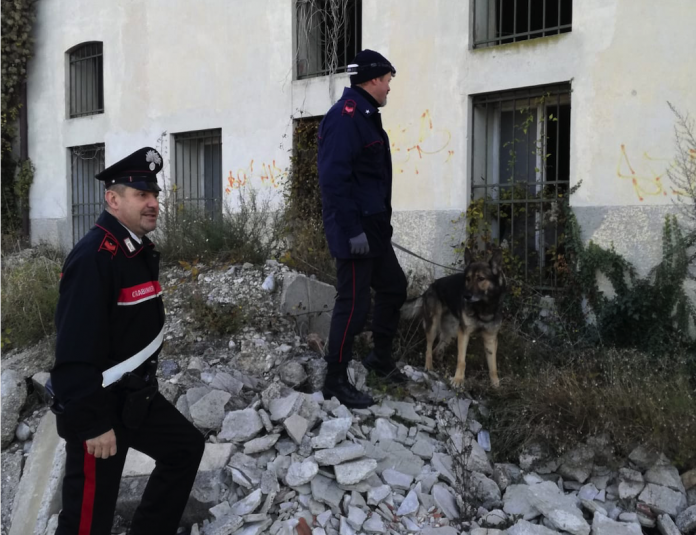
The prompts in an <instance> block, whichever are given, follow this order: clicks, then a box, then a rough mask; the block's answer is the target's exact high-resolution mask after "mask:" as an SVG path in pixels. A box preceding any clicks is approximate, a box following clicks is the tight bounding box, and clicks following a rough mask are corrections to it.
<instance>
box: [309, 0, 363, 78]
mask: <svg viewBox="0 0 696 535" xmlns="http://www.w3.org/2000/svg"><path fill="white" fill-rule="evenodd" d="M361 27H362V1H361V0H297V3H296V30H297V79H298V80H299V79H302V78H312V77H315V76H325V75H327V74H330V73H337V72H345V70H346V67H347V66H348V63H349V62H350V61H351V60H352V59H353V58H354V57H355V55H356V54H357V53H358V52H359V51H360V46H361V43H360V41H361V33H362V28H361Z"/></svg>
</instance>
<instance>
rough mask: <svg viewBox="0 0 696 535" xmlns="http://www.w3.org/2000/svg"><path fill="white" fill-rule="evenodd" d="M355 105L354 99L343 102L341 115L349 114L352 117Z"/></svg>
mask: <svg viewBox="0 0 696 535" xmlns="http://www.w3.org/2000/svg"><path fill="white" fill-rule="evenodd" d="M356 107H357V104H356V103H355V101H354V100H351V99H348V100H346V102H345V103H344V104H343V110H342V111H341V115H350V116H351V117H353V115H355V108H356Z"/></svg>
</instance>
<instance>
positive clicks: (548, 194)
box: [471, 83, 571, 290]
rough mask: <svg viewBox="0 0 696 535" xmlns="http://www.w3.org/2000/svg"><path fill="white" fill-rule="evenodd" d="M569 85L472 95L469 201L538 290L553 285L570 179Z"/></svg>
mask: <svg viewBox="0 0 696 535" xmlns="http://www.w3.org/2000/svg"><path fill="white" fill-rule="evenodd" d="M570 92H571V90H570V84H569V83H564V84H556V85H552V86H538V87H532V88H527V89H520V90H515V91H508V92H503V93H489V94H484V95H478V96H475V97H474V98H473V121H472V126H473V131H472V163H471V177H472V202H476V201H478V202H482V204H483V211H484V221H485V222H486V223H487V224H488V230H489V232H490V239H491V240H492V241H493V242H494V243H498V244H500V245H501V246H502V247H503V248H507V249H508V250H510V251H511V252H512V253H513V255H514V256H515V257H516V258H518V259H519V260H520V261H521V262H522V265H523V269H524V280H525V282H527V283H528V284H531V285H532V286H535V287H537V288H538V289H541V290H550V289H553V288H556V287H558V286H559V280H558V274H557V272H556V262H555V259H556V258H557V255H558V254H559V252H561V251H562V247H563V228H562V224H563V220H564V214H562V213H561V208H562V206H563V203H562V201H563V200H564V198H565V197H567V195H568V190H569V178H570V177H569V175H570Z"/></svg>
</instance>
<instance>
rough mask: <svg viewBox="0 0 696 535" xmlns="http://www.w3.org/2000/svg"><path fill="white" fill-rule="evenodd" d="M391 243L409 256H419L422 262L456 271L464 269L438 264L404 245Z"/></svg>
mask: <svg viewBox="0 0 696 535" xmlns="http://www.w3.org/2000/svg"><path fill="white" fill-rule="evenodd" d="M391 244H392V245H393V246H394V247H396V248H397V249H400V250H401V251H403V252H404V253H407V254H410V255H411V256H415V257H416V258H419V259H421V260H423V261H424V262H427V263H428V264H433V265H434V266H438V267H441V268H445V269H449V270H451V271H457V272H459V273H461V272H463V271H464V270H463V269H459V268H454V267H452V266H443V265H442V264H438V263H437V262H433V261H432V260H428V259H427V258H423V257H422V256H421V255H418V254H416V253H414V252H413V251H409V250H408V249H406V247H403V246H401V245H399V244H398V243H396V242H391Z"/></svg>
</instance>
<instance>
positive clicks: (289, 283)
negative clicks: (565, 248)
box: [2, 261, 696, 535]
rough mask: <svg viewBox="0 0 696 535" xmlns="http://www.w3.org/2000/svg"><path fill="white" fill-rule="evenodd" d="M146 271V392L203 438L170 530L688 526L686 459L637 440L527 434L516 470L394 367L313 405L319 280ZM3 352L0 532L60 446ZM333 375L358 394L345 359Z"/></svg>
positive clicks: (52, 492) (51, 493)
mask: <svg viewBox="0 0 696 535" xmlns="http://www.w3.org/2000/svg"><path fill="white" fill-rule="evenodd" d="M281 279H282V280H283V281H284V283H283V290H282V291H275V287H276V286H278V285H279V282H280V281H281ZM162 280H163V283H164V291H165V294H166V295H167V297H166V300H165V305H166V306H167V312H168V315H169V323H168V330H167V334H166V338H167V341H168V343H167V347H166V348H165V350H164V352H163V354H162V356H161V357H160V373H159V377H160V391H161V392H162V393H163V395H165V397H167V398H168V399H169V400H171V401H172V402H173V403H174V404H175V405H176V407H177V408H178V409H179V410H180V411H181V412H182V414H184V415H185V416H186V417H187V418H188V419H189V420H191V421H192V422H193V423H194V424H195V425H196V426H197V427H198V428H199V429H200V430H201V431H202V432H203V433H205V434H206V437H207V444H206V450H205V454H204V458H203V461H202V463H201V467H200V470H199V474H198V476H197V479H196V483H195V486H194V489H193V492H192V494H191V498H190V500H189V504H188V506H187V509H186V511H185V513H184V518H183V520H182V526H185V527H182V529H181V530H180V531H181V532H182V533H190V534H192V535H193V534H199V535H230V534H244V535H255V534H259V535H260V534H262V533H269V534H271V535H294V534H299V535H325V534H326V535H353V534H382V533H383V534H390V535H396V534H400V535H401V534H403V535H405V534H411V533H412V534H422V535H456V534H459V533H467V534H472V535H503V534H508V535H533V534H553V533H562V534H571V535H589V534H592V535H610V534H611V535H622V534H641V533H654V532H655V530H657V532H659V533H662V534H663V535H676V534H680V533H682V534H689V533H696V470H691V471H688V472H685V473H682V474H679V472H678V470H677V469H676V468H675V467H674V466H672V464H671V463H670V461H669V460H668V459H667V458H665V457H664V455H662V454H660V453H659V452H653V451H649V450H647V449H645V448H643V447H637V448H636V449H635V450H634V451H633V452H632V453H631V454H630V456H629V457H628V458H627V459H618V458H616V457H615V456H614V453H613V451H612V448H611V445H610V444H609V441H608V439H607V438H606V437H603V436H599V437H595V438H593V439H591V440H588V441H587V443H583V444H578V445H577V447H576V448H575V449H573V450H572V451H569V452H567V453H565V454H564V455H563V456H562V457H560V458H555V457H553V456H552V455H550V454H549V452H548V451H547V448H545V447H544V445H543V444H536V445H532V446H530V447H528V448H526V449H525V451H524V453H523V454H522V455H521V456H520V458H519V461H518V463H517V464H510V463H493V462H491V459H490V453H489V451H488V450H490V439H489V436H488V433H487V432H486V430H485V429H483V426H482V424H481V423H479V421H485V416H486V407H485V405H484V404H483V403H481V402H478V401H476V400H473V399H469V398H466V397H462V395H461V394H460V395H459V396H457V394H456V393H455V392H453V391H451V390H449V389H448V388H447V386H446V385H445V384H444V383H443V382H441V381H439V380H437V379H435V378H433V376H431V375H426V374H425V373H423V372H422V371H420V369H416V368H412V367H410V366H405V367H404V372H405V373H406V374H407V375H408V376H409V378H410V379H411V382H410V383H409V385H408V387H407V388H406V389H405V391H406V395H405V397H403V398H402V399H395V398H393V397H390V396H388V395H385V394H382V393H380V392H376V391H372V392H371V393H372V395H373V396H374V397H375V399H376V404H375V405H374V406H372V407H370V408H368V409H361V410H349V409H348V408H346V407H345V406H342V405H341V404H340V403H339V402H338V401H336V400H335V399H324V398H323V396H322V395H321V393H320V392H318V390H320V387H321V384H322V381H323V375H324V374H325V364H324V361H323V359H322V358H321V356H320V355H319V354H318V352H317V350H320V349H321V344H322V340H324V339H325V336H326V329H327V327H328V322H327V321H326V316H327V315H328V314H329V313H330V307H331V306H332V300H333V288H331V287H327V285H322V284H321V283H318V282H317V281H313V280H311V279H307V278H306V277H304V276H302V275H299V274H296V273H293V272H291V271H289V270H288V268H287V267H285V266H280V265H278V264H277V263H274V262H271V261H269V263H267V265H265V266H262V267H254V266H250V265H245V266H237V267H233V268H229V269H225V270H217V271H208V272H202V273H201V275H199V276H198V278H197V279H196V280H193V278H192V277H189V276H188V272H185V271H184V270H183V269H182V268H170V269H168V270H165V271H164V276H163V277H162ZM192 288H193V289H194V290H195V291H197V292H199V293H201V294H203V295H206V296H207V299H208V301H210V302H216V303H223V304H225V305H228V306H229V307H231V308H232V307H243V308H244V309H245V311H246V315H247V321H248V323H247V325H246V326H245V327H243V328H242V329H241V331H240V332H239V333H238V334H236V335H234V336H233V337H232V338H231V339H227V340H224V341H222V342H219V341H218V342H216V343H211V341H210V338H209V337H208V336H207V335H206V333H204V332H195V331H192V330H191V329H190V328H189V326H190V325H191V324H192V318H191V317H190V312H189V310H188V308H187V297H186V295H188V294H187V293H186V292H187V291H190V290H191V289H192ZM278 310H281V311H282V313H280V314H279V313H278ZM298 333H299V335H298ZM308 335H310V336H308ZM21 361H22V357H21V355H16V356H14V357H11V359H10V360H9V361H8V362H9V363H10V366H9V367H8V366H6V365H5V361H3V374H2V397H3V399H2V402H3V403H2V411H3V414H2V419H3V429H2V435H3V436H2V438H3V453H2V475H3V482H2V503H3V505H2V535H5V534H10V535H15V534H23V533H27V534H29V533H31V534H34V533H36V534H38V535H44V534H46V535H51V534H52V533H53V531H54V530H55V525H56V518H57V517H56V514H55V513H56V512H57V511H58V510H59V508H60V496H59V492H58V491H59V482H60V477H61V476H62V472H61V470H62V469H64V453H63V450H62V449H63V447H64V446H63V443H62V441H61V440H59V439H58V438H57V437H56V435H55V424H54V423H53V422H54V418H53V416H52V415H51V413H50V412H47V409H46V407H45V404H41V403H40V402H37V401H34V406H33V407H32V406H28V407H25V408H24V410H23V411H22V410H20V409H21V407H22V405H24V404H25V403H26V402H27V399H28V398H27V393H28V392H27V389H26V384H27V383H26V382H25V379H26V378H27V377H32V376H33V380H31V381H30V382H31V383H32V388H33V389H34V390H35V391H36V392H38V393H40V392H41V390H42V388H43V386H42V385H43V384H45V380H46V378H47V374H46V373H45V372H46V370H47V368H44V369H42V370H38V371H37V370H36V369H34V368H32V366H29V367H26V366H25V367H24V368H23V367H21V366H20V365H19V364H18V363H19V362H21ZM349 372H350V375H351V379H352V380H353V382H354V384H355V385H356V386H357V387H358V388H360V389H367V388H368V387H367V386H366V382H367V376H366V372H365V369H364V368H363V367H362V366H361V365H360V364H359V363H357V362H354V363H352V364H351V366H350V368H349ZM27 373H31V375H29V376H27V375H26V374H27ZM30 394H31V393H30ZM29 399H40V396H38V395H36V394H31V395H29ZM6 400H8V401H6ZM6 407H7V412H6ZM22 415H23V416H22ZM6 418H9V420H6ZM153 467H154V462H153V461H152V460H151V459H150V458H148V457H146V456H144V455H143V454H140V453H138V452H135V451H132V450H131V451H130V452H129V454H128V458H127V461H126V468H125V470H124V477H123V480H122V483H121V490H120V496H119V500H118V506H117V517H116V523H115V529H116V530H117V531H115V532H119V529H120V528H122V529H120V531H124V532H125V529H126V526H127V522H126V521H124V520H123V519H128V518H130V517H131V515H132V513H133V510H134V508H135V507H136V505H137V503H138V501H139V498H140V496H141V494H142V491H143V488H144V485H145V483H146V481H147V477H148V475H149V473H150V472H151V470H152V469H153ZM27 518H36V519H37V520H36V522H35V523H32V522H27V521H26V519H27Z"/></svg>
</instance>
